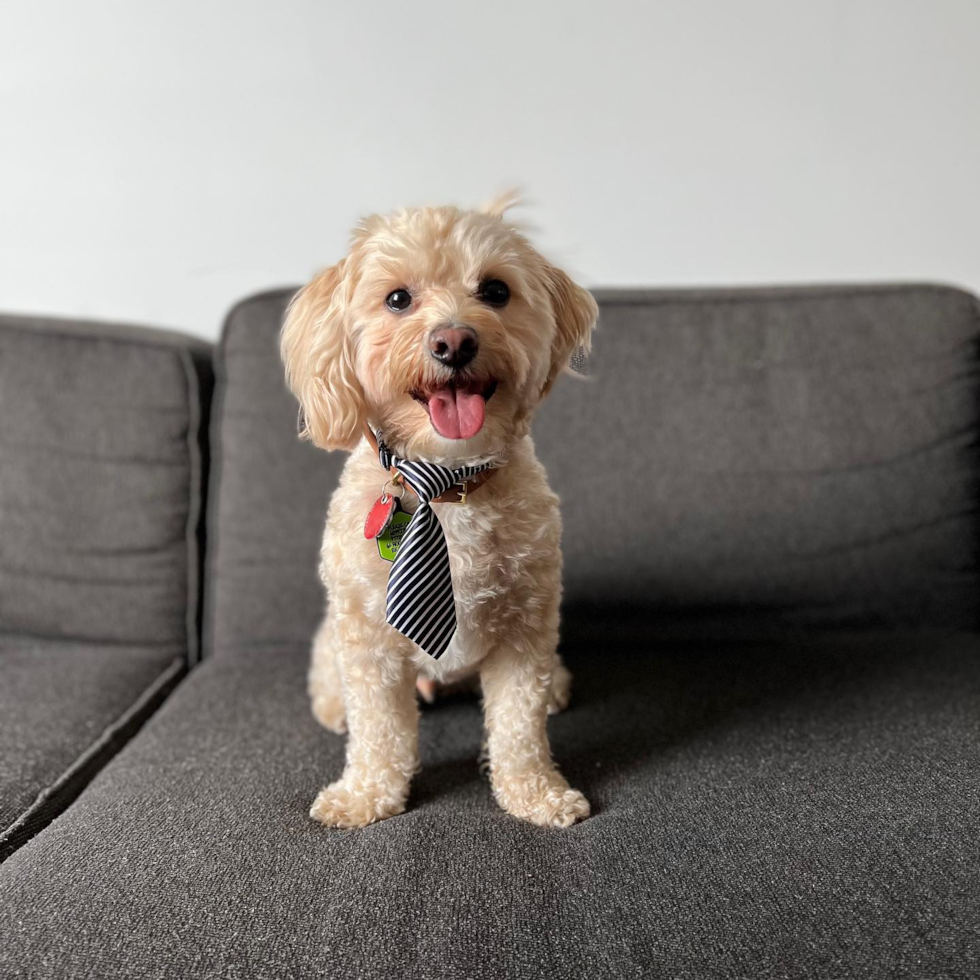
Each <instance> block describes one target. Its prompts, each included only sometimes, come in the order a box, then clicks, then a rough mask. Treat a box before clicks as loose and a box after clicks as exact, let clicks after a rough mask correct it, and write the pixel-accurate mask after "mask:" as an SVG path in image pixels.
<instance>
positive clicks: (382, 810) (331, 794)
mask: <svg viewBox="0 0 980 980" xmlns="http://www.w3.org/2000/svg"><path fill="white" fill-rule="evenodd" d="M406 796H407V789H406V790H403V791H389V792H385V791H384V789H383V787H380V786H378V785H373V786H371V787H354V786H350V785H349V784H347V783H346V782H345V781H344V780H343V779H339V780H337V782H335V783H331V784H330V785H329V786H327V787H325V788H324V789H322V790H320V793H319V795H318V796H317V798H316V799H315V800H314V801H313V806H312V807H311V808H310V816H311V817H312V818H313V819H314V820H319V821H320V823H322V824H325V825H326V826H328V827H366V826H367V825H368V824H369V823H375V822H376V821H378V820H384V819H385V817H395V816H397V815H398V814H399V813H404V811H405V798H406Z"/></svg>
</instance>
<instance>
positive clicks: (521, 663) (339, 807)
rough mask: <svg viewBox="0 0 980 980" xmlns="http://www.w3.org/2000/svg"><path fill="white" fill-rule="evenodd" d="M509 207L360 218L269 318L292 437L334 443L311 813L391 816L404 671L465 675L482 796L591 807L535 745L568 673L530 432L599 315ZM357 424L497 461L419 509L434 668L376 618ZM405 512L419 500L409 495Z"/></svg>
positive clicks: (544, 816) (412, 730)
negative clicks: (425, 521) (435, 574)
mask: <svg viewBox="0 0 980 980" xmlns="http://www.w3.org/2000/svg"><path fill="white" fill-rule="evenodd" d="M511 203H513V202H512V200H511V199H509V198H505V199H502V200H500V201H498V202H495V203H494V204H491V205H489V206H488V207H487V208H485V209H484V210H482V211H462V210H459V209H457V208H452V207H446V208H418V209H410V210H404V211H399V212H396V213H395V214H392V215H389V216H384V217H382V216H374V217H370V218H368V219H366V220H365V221H363V222H362V223H361V224H360V225H359V226H358V227H357V228H356V229H355V231H354V234H353V238H352V242H351V248H350V253H349V255H348V256H347V257H346V258H345V259H343V260H342V261H341V262H340V263H339V264H337V265H335V266H333V267H332V268H330V269H327V270H326V271H325V272H322V273H321V274H320V275H319V276H317V277H316V278H315V279H314V280H313V281H312V282H311V283H310V284H309V285H308V286H306V287H305V288H304V289H303V290H302V291H301V292H300V293H299V294H298V295H297V296H296V297H295V299H294V300H293V302H292V304H291V305H290V307H289V312H288V314H287V317H286V321H285V324H284V326H283V331H282V356H283V360H284V362H285V365H286V375H287V378H288V381H289V385H290V387H291V388H292V390H293V392H294V393H295V395H296V396H297V398H298V399H299V402H300V405H301V409H302V419H303V429H302V434H303V435H304V436H305V437H306V438H309V439H311V440H312V441H313V442H314V443H315V444H316V445H317V446H320V447H321V448H323V449H328V450H335V449H344V450H350V451H351V455H350V458H349V459H348V460H347V464H346V466H345V468H344V472H343V476H342V477H341V480H340V485H339V486H338V488H337V490H336V492H335V494H334V496H333V499H332V500H331V502H330V508H329V512H328V514H327V524H326V530H325V532H324V538H323V549H322V552H321V563H320V574H321V577H322V579H323V582H324V584H325V586H326V588H327V593H328V597H329V603H328V609H327V614H326V617H325V618H324V621H323V623H322V625H321V626H320V628H319V630H318V632H317V635H316V638H315V640H314V643H313V662H312V666H311V669H310V675H309V686H310V695H311V697H312V700H313V712H314V714H315V715H316V717H317V718H318V719H319V721H320V722H321V723H322V724H323V725H325V726H326V727H327V728H329V729H330V730H331V731H334V732H343V731H344V730H345V729H346V730H347V731H349V733H350V734H349V738H348V744H347V764H346V767H345V769H344V772H343V774H342V776H341V777H340V778H339V779H338V780H337V781H336V782H333V783H331V784H330V785H329V786H327V787H326V788H325V789H323V790H322V791H321V792H320V794H319V796H317V798H316V801H315V802H314V804H313V808H312V810H311V811H310V812H311V815H312V816H313V817H314V818H315V819H317V820H319V821H321V822H322V823H325V824H328V825H329V826H333V827H362V826H364V825H366V824H369V823H371V822H372V821H375V820H381V819H383V818H385V817H390V816H393V815H395V814H398V813H401V812H402V811H403V810H404V809H405V803H406V800H407V798H408V792H409V784H410V781H411V778H412V774H413V773H414V772H415V771H416V769H417V768H418V765H419V759H418V748H417V743H418V706H417V701H416V679H417V677H418V678H422V679H423V683H426V684H431V682H439V683H446V684H449V683H454V682H456V681H459V680H461V679H463V678H465V677H467V676H470V675H478V677H479V681H480V684H481V686H482V690H483V699H484V712H485V721H486V729H487V750H488V756H489V763H490V777H491V782H492V786H493V792H494V794H495V796H496V798H497V800H498V802H499V803H500V805H501V806H502V807H503V808H504V809H505V810H506V811H507V812H508V813H511V814H513V815H514V816H516V817H521V818H523V819H525V820H530V821H532V822H534V823H537V824H545V825H554V826H568V825H570V824H572V823H574V822H575V821H576V820H579V819H581V818H583V817H586V816H588V813H589V804H588V801H587V800H586V799H585V797H584V796H583V795H582V794H581V793H579V792H578V791H576V790H574V789H571V788H570V787H569V785H568V783H567V782H566V780H565V779H564V777H563V776H562V775H561V774H560V773H559V772H558V770H557V769H556V768H555V765H554V763H553V762H552V759H551V751H550V748H549V745H548V736H547V732H546V721H547V715H548V712H549V707H550V708H551V709H552V710H553V709H555V708H560V707H564V705H565V704H566V703H567V700H568V690H569V685H570V680H571V678H570V675H569V674H568V672H567V670H565V668H564V666H563V665H562V664H561V661H560V660H559V658H558V654H557V646H558V616H559V602H560V599H561V552H560V548H559V539H560V535H561V517H560V514H559V510H558V499H557V497H556V496H555V494H554V493H553V492H552V491H551V489H550V488H549V486H548V481H547V478H546V476H545V472H544V469H543V468H542V466H541V464H540V463H539V462H538V460H537V458H536V456H535V452H534V445H533V443H532V441H531V436H530V434H529V430H530V423H531V416H532V414H533V412H534V409H535V407H536V406H537V404H538V402H540V401H541V399H542V397H544V395H545V394H547V392H548V390H549V389H550V388H551V386H552V385H553V384H554V382H555V379H556V378H557V377H558V375H559V374H560V373H561V372H562V370H563V369H564V368H566V367H567V365H568V362H569V357H570V355H571V354H572V352H573V351H574V350H575V349H576V348H578V347H586V348H587V347H588V344H589V340H590V335H591V332H592V328H593V326H594V324H595V320H596V314H597V308H596V304H595V301H594V300H593V298H592V297H591V296H590V295H589V293H588V292H586V291H585V290H584V289H582V288H581V287H579V286H577V285H575V284H574V283H573V282H572V281H571V280H570V279H569V278H568V276H566V275H565V274H564V273H563V272H561V271H560V270H558V269H556V268H555V267H554V266H552V265H550V264H549V263H548V262H547V261H545V259H544V258H542V257H541V255H539V254H538V252H536V251H535V250H534V249H533V248H532V247H531V245H530V244H529V243H528V241H527V240H526V239H525V238H524V237H523V236H522V235H521V234H520V233H518V231H516V230H515V229H514V228H513V227H512V226H511V225H509V224H508V223H506V222H505V221H504V220H503V213H504V211H505V210H506V208H507V207H508V206H509V205H510V204H511ZM369 428H370V430H372V431H373V432H374V433H381V434H382V436H383V439H384V442H385V444H387V446H388V447H389V448H390V449H391V450H393V451H394V452H395V453H396V454H397V455H398V456H400V457H403V458H405V459H408V460H415V461H428V462H434V463H439V464H442V465H444V466H448V467H451V468H457V467H460V466H468V465H476V464H480V463H486V462H490V463H492V464H493V466H494V467H495V473H494V475H493V478H492V479H490V480H488V481H487V482H486V483H485V484H483V485H482V486H481V487H479V489H478V490H476V491H474V492H472V493H471V494H470V496H469V497H468V499H467V500H466V502H465V503H436V504H433V509H434V512H435V513H436V515H437V516H438V519H439V521H440V523H441V525H442V528H443V530H444V532H445V536H446V540H447V543H448V548H449V555H450V563H451V568H452V583H453V590H454V592H455V597H456V616H457V630H456V633H455V636H454V638H453V640H452V643H451V645H450V646H449V649H448V650H447V651H446V653H445V654H444V655H443V656H442V657H441V659H438V660H434V659H433V658H432V657H430V656H429V655H428V654H426V653H425V652H423V651H422V650H421V649H420V648H419V647H418V646H416V645H415V643H413V642H412V641H411V640H408V639H407V638H406V637H405V636H403V635H402V634H401V633H399V632H398V631H396V630H395V629H394V628H393V627H392V626H390V625H388V624H387V622H386V621H385V591H386V583H387V579H388V573H389V571H390V569H391V567H392V566H391V563H390V562H388V561H385V560H383V559H382V558H381V557H380V556H379V548H378V545H377V542H375V541H372V540H368V539H366V538H365V533H364V523H365V517H366V515H367V514H368V511H369V510H370V509H371V506H372V504H373V503H374V502H375V501H376V500H377V499H378V497H379V496H380V495H381V492H382V489H383V487H384V486H385V484H386V481H387V480H388V478H389V474H388V473H387V472H386V471H385V470H384V469H383V468H382V466H381V464H380V462H379V459H378V455H377V453H376V451H375V449H374V448H373V447H372V445H371V444H370V442H369V439H370V435H368V434H367V430H368V429H369ZM389 489H390V488H389ZM402 505H403V507H404V509H405V510H408V511H412V510H413V507H414V506H417V500H414V498H413V494H412V493H411V492H410V491H406V493H405V496H404V498H403V500H402Z"/></svg>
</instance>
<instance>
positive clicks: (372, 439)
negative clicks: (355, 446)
mask: <svg viewBox="0 0 980 980" xmlns="http://www.w3.org/2000/svg"><path fill="white" fill-rule="evenodd" d="M364 438H365V439H367V442H368V445H369V446H370V447H371V448H372V449H373V450H374V455H375V456H377V457H378V459H379V460H381V465H382V466H385V463H384V458H387V459H388V465H387V466H386V467H385V468H386V469H387V470H388V472H389V473H391V482H392V483H394V484H396V485H399V486H401V485H403V486H406V487H408V489H409V490H411V491H412V493H414V494H415V496H416V497H418V496H419V492H418V490H416V489H415V487H413V486H412V484H411V483H409V481H408V480H407V479H406V478H405V476H404V474H402V473H399V472H398V470H397V468H396V467H394V466H392V465H391V461H390V457H391V453H390V452H388V449H387V447H386V446H385V445H384V443H383V442H379V440H378V437H377V436H376V435H375V433H374V430H373V429H372V428H371V426H369V425H367V424H365V426H364ZM496 472H497V471H496V470H495V469H493V468H490V467H488V468H487V469H482V470H480V471H479V472H477V473H474V474H473V475H472V476H466V477H462V478H460V479H459V480H458V481H457V482H456V483H454V484H453V485H452V486H451V487H450V488H449V489H448V490H446V491H444V492H443V493H441V494H439V496H438V497H433V498H432V499H431V501H430V503H433V504H465V503H466V501H467V498H468V497H469V495H470V494H471V493H475V492H476V491H477V490H479V489H480V487H482V486H483V485H484V484H485V483H487V482H488V481H489V480H491V479H492V478H493V475H494V473H496Z"/></svg>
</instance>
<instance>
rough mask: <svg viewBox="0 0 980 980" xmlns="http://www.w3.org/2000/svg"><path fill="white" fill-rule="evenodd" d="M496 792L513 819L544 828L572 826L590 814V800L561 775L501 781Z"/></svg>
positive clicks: (552, 774) (550, 774)
mask: <svg viewBox="0 0 980 980" xmlns="http://www.w3.org/2000/svg"><path fill="white" fill-rule="evenodd" d="M494 792H495V794H496V797H497V801H498V802H499V803H500V805H501V806H502V807H503V808H504V809H505V810H506V811H507V812H508V813H509V814H511V816H514V817H520V819H521V820H528V821H530V822H531V823H536V824H538V825H539V826H541V827H570V826H571V825H572V824H573V823H576V822H577V821H579V820H584V819H585V818H586V817H587V816H588V815H589V801H588V800H587V799H586V798H585V797H584V796H583V795H582V794H581V793H580V792H579V791H578V790H577V789H572V788H571V787H570V786H569V785H568V783H567V782H566V781H565V779H564V778H563V777H562V776H561V775H560V774H559V773H557V772H554V773H549V774H546V775H541V776H532V777H529V778H528V777H525V778H522V779H516V780H515V779H510V780H501V781H498V782H497V784H496V785H495V786H494Z"/></svg>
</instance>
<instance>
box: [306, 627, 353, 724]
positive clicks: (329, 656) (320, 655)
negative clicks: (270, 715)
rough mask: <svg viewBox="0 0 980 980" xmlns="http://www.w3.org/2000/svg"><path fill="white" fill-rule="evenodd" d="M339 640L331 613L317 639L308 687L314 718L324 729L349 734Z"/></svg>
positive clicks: (314, 644) (314, 639)
mask: <svg viewBox="0 0 980 980" xmlns="http://www.w3.org/2000/svg"><path fill="white" fill-rule="evenodd" d="M339 643H340V641H339V638H338V637H337V636H336V633H335V630H334V629H333V626H332V623H331V620H330V615H329V613H328V614H327V615H326V616H325V617H324V620H323V622H322V623H321V624H320V628H319V629H318V630H317V631H316V636H315V637H314V638H313V657H312V660H311V662H310V673H309V677H308V678H307V687H308V689H309V692H310V703H311V705H312V707H313V715H314V717H315V718H316V720H317V721H318V722H320V724H321V725H323V727H324V728H329V729H330V731H332V732H336V733H337V734H338V735H343V733H344V732H346V731H347V722H346V717H345V713H344V690H343V686H342V684H341V682H340V671H339V670H338V668H337V649H338V646H339Z"/></svg>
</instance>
